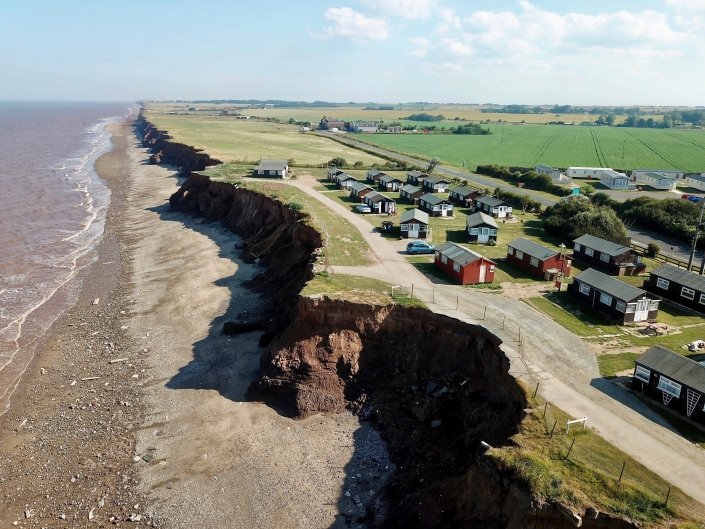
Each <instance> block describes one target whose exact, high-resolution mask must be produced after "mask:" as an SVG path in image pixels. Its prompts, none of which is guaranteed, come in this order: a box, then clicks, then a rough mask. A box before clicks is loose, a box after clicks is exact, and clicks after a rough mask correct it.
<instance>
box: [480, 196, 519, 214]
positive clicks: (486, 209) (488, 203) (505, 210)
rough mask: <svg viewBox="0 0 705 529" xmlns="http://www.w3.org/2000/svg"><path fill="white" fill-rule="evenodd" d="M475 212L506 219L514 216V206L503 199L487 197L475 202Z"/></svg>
mask: <svg viewBox="0 0 705 529" xmlns="http://www.w3.org/2000/svg"><path fill="white" fill-rule="evenodd" d="M475 211H482V212H483V213H487V214H488V215H492V216H493V217H497V218H500V219H504V218H506V217H511V216H512V206H510V205H509V203H507V202H505V201H504V200H502V199H501V198H497V197H493V196H492V195H485V196H482V197H478V198H477V199H476V200H475Z"/></svg>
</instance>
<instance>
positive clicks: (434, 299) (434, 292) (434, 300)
mask: <svg viewBox="0 0 705 529" xmlns="http://www.w3.org/2000/svg"><path fill="white" fill-rule="evenodd" d="M432 291H433V299H432V301H431V303H435V302H436V289H435V288H434V289H433V290H432Z"/></svg>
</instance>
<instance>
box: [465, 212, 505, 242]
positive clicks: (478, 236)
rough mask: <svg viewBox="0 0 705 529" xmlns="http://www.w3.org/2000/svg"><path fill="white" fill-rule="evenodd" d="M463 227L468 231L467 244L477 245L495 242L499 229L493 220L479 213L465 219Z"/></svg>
mask: <svg viewBox="0 0 705 529" xmlns="http://www.w3.org/2000/svg"><path fill="white" fill-rule="evenodd" d="M465 226H466V228H467V230H468V242H474V243H479V244H489V243H490V242H497V234H498V233H499V228H498V227H497V223H496V222H495V220H494V219H493V218H492V217H490V216H489V215H487V214H485V213H482V212H481V211H477V212H475V213H472V214H471V215H468V216H467V218H466V219H465Z"/></svg>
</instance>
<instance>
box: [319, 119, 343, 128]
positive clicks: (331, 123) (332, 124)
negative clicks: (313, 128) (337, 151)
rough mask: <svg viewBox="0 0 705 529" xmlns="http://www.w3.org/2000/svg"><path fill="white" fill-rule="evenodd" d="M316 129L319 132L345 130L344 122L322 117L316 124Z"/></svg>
mask: <svg viewBox="0 0 705 529" xmlns="http://www.w3.org/2000/svg"><path fill="white" fill-rule="evenodd" d="M318 128H319V129H321V130H333V129H336V130H341V129H344V128H345V122H344V121H342V120H340V119H333V118H327V117H325V116H323V119H321V122H320V123H319V124H318Z"/></svg>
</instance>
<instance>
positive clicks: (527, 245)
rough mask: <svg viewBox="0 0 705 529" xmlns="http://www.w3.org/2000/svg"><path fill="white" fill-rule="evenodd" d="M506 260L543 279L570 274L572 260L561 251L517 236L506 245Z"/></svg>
mask: <svg viewBox="0 0 705 529" xmlns="http://www.w3.org/2000/svg"><path fill="white" fill-rule="evenodd" d="M507 262H508V263H510V264H512V265H514V266H516V267H517V268H521V269H522V270H524V271H525V272H528V273H529V274H531V275H533V276H536V277H538V278H540V279H543V280H545V281H553V280H554V279H556V278H557V277H558V275H561V276H564V277H568V276H570V269H571V264H572V261H571V259H570V258H569V257H566V256H565V255H561V252H559V251H557V250H553V249H551V248H547V247H546V246H542V245H540V244H538V243H535V242H534V241H530V240H529V239H524V238H523V237H519V238H517V239H514V240H513V241H512V242H510V243H509V244H508V245H507Z"/></svg>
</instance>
